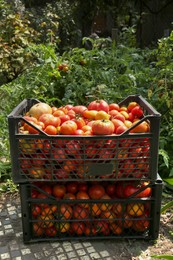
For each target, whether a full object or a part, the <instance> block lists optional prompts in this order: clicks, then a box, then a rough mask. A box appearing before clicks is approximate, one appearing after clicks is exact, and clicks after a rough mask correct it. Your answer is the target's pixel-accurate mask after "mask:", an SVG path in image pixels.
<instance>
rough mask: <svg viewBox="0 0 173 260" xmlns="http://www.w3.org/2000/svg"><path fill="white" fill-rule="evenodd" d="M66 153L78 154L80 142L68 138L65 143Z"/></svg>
mask: <svg viewBox="0 0 173 260" xmlns="http://www.w3.org/2000/svg"><path fill="white" fill-rule="evenodd" d="M65 146H66V153H67V154H69V155H74V156H75V155H76V154H79V151H80V144H79V143H78V142H77V141H74V140H70V141H68V142H67V143H66V145H65Z"/></svg>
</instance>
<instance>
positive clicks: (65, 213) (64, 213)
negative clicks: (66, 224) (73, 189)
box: [60, 203, 73, 219]
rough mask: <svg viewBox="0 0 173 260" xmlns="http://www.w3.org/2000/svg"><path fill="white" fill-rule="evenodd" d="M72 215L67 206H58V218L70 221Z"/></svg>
mask: <svg viewBox="0 0 173 260" xmlns="http://www.w3.org/2000/svg"><path fill="white" fill-rule="evenodd" d="M72 215H73V210H72V207H71V206H70V205H69V204H65V203H64V204H61V206H60V218H61V219H71V218H72Z"/></svg>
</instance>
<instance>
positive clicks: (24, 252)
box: [21, 248, 31, 255]
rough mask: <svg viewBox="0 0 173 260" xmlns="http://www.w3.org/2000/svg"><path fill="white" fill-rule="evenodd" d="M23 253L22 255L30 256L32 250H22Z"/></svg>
mask: <svg viewBox="0 0 173 260" xmlns="http://www.w3.org/2000/svg"><path fill="white" fill-rule="evenodd" d="M21 253H22V255H28V254H30V253H31V250H30V249H29V248H26V249H22V250H21Z"/></svg>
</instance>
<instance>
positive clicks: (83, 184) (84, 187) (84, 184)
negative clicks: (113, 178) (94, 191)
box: [78, 182, 88, 191]
mask: <svg viewBox="0 0 173 260" xmlns="http://www.w3.org/2000/svg"><path fill="white" fill-rule="evenodd" d="M87 190H88V184H87V182H79V183H78V191H87Z"/></svg>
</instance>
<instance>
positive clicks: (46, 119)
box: [39, 114, 61, 127]
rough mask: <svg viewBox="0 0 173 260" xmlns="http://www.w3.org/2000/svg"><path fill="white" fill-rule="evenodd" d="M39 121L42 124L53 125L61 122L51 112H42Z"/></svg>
mask: <svg viewBox="0 0 173 260" xmlns="http://www.w3.org/2000/svg"><path fill="white" fill-rule="evenodd" d="M39 121H40V122H43V123H44V126H45V127H46V126H48V125H53V126H55V127H58V126H59V125H60V124H61V120H60V118H59V117H56V116H53V115H52V114H42V115H41V116H40V117H39Z"/></svg>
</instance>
